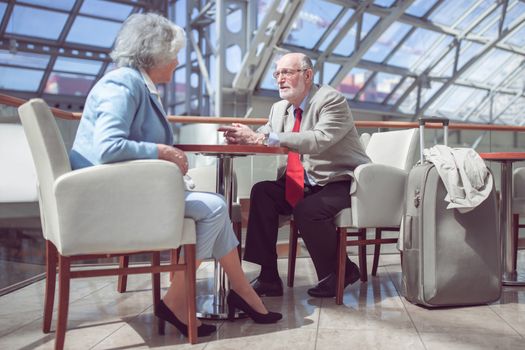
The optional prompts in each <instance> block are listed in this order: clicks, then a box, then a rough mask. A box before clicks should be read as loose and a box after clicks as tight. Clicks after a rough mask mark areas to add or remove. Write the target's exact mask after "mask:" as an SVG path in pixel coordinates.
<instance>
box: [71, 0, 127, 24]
mask: <svg viewBox="0 0 525 350" xmlns="http://www.w3.org/2000/svg"><path fill="white" fill-rule="evenodd" d="M132 10H133V6H129V5H124V4H118V3H114V2H108V1H103V0H84V3H83V4H82V7H81V8H80V13H82V14H86V15H94V16H101V17H108V18H114V19H118V20H121V21H123V20H125V19H126V18H128V16H129V15H130V14H131V11H132Z"/></svg>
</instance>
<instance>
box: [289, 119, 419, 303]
mask: <svg viewBox="0 0 525 350" xmlns="http://www.w3.org/2000/svg"><path fill="white" fill-rule="evenodd" d="M418 137H419V130H418V129H407V130H396V131H387V132H377V133H373V134H372V135H371V137H370V140H369V141H368V144H367V145H366V153H367V154H368V156H369V157H370V159H371V160H372V163H369V164H363V165H360V166H358V167H357V168H356V169H355V171H354V175H355V181H354V184H353V186H355V192H353V193H352V195H351V196H350V201H351V207H350V208H347V209H344V210H342V211H341V212H339V213H338V214H337V215H336V217H335V223H336V227H337V232H338V237H339V238H338V240H339V247H338V271H337V275H338V289H337V293H336V303H337V304H341V303H342V296H343V289H344V288H343V287H344V286H343V283H344V273H345V271H344V268H345V256H346V247H347V246H352V245H354V246H358V247H359V253H358V254H359V268H360V270H361V281H366V280H367V268H366V245H368V244H374V245H375V246H376V250H375V254H376V255H377V259H376V258H374V260H378V257H379V252H380V244H382V243H395V242H397V238H395V239H392V238H391V239H382V238H381V232H382V231H383V230H394V229H395V230H399V225H400V223H401V217H402V212H403V202H404V199H405V183H406V179H407V177H408V171H409V170H410V168H411V167H412V166H413V164H414V162H415V159H416V155H417V146H418V141H419V138H418ZM367 228H375V229H376V239H373V240H367V239H366V229H367ZM348 229H350V230H351V231H350V232H348ZM348 236H357V237H358V239H357V240H355V239H351V240H347V238H348ZM297 237H298V233H297V232H296V230H292V232H291V234H290V243H289V244H290V251H292V250H293V249H292V247H295V246H296V245H297ZM291 263H292V264H294V263H295V256H290V257H289V262H288V264H289V265H288V266H289V271H288V276H290V275H291V276H292V281H291V283H292V284H293V271H290V270H291V268H290V264H291ZM289 278H290V277H289ZM288 285H290V280H288Z"/></svg>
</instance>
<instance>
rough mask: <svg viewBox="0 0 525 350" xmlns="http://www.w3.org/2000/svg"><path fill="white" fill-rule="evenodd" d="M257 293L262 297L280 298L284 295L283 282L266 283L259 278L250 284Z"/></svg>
mask: <svg viewBox="0 0 525 350" xmlns="http://www.w3.org/2000/svg"><path fill="white" fill-rule="evenodd" d="M250 283H251V285H252V288H253V289H254V290H255V293H257V294H259V296H261V297H280V296H282V295H283V281H281V279H279V281H275V282H264V281H261V280H260V279H259V278H258V277H257V278H256V279H254V280H253V281H251V282H250Z"/></svg>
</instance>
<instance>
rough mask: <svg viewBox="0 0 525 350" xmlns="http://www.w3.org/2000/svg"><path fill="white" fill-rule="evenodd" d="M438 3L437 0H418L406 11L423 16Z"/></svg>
mask: <svg viewBox="0 0 525 350" xmlns="http://www.w3.org/2000/svg"><path fill="white" fill-rule="evenodd" d="M435 3H436V0H416V1H414V3H413V4H412V5H410V7H409V8H408V9H407V10H406V13H408V14H409V15H413V16H418V17H421V16H423V15H424V14H425V13H427V11H428V10H430V8H431V7H432V6H433V5H434V4H435Z"/></svg>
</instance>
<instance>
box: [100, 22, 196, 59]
mask: <svg viewBox="0 0 525 350" xmlns="http://www.w3.org/2000/svg"><path fill="white" fill-rule="evenodd" d="M184 45H186V36H185V34H184V30H183V29H182V28H181V27H179V26H177V25H175V24H173V23H172V22H170V21H169V20H168V19H167V18H165V17H162V16H160V15H157V14H154V13H138V14H133V15H131V16H129V17H128V19H126V21H125V22H124V24H123V25H122V28H120V31H119V33H118V35H117V39H116V40H115V47H114V48H113V51H111V54H110V56H111V58H112V59H113V61H114V62H115V63H116V65H117V66H118V67H124V66H130V67H134V68H142V69H149V68H151V67H154V66H156V65H159V64H165V63H168V62H170V61H172V60H174V59H175V58H177V54H178V53H179V51H180V49H181V48H182V47H184Z"/></svg>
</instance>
